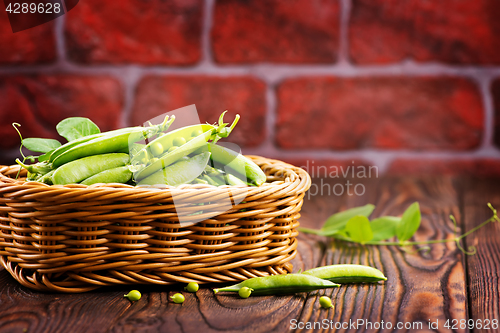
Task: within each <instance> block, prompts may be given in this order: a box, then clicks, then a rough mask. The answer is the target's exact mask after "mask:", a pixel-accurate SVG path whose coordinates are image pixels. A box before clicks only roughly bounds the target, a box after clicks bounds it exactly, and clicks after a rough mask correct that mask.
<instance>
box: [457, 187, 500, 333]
mask: <svg viewBox="0 0 500 333" xmlns="http://www.w3.org/2000/svg"><path fill="white" fill-rule="evenodd" d="M463 198H464V203H463V207H464V223H465V229H466V230H471V229H472V228H474V227H475V226H478V225H479V224H481V223H482V222H483V221H485V220H487V219H489V218H490V217H491V216H492V212H491V210H490V209H489V208H488V207H487V203H488V202H490V203H491V204H492V205H493V207H495V208H496V209H497V210H499V211H500V180H491V179H488V180H470V181H468V182H467V183H466V185H465V186H464V196H463ZM499 235H500V224H499V223H490V224H488V225H486V226H485V227H483V228H481V229H479V230H478V231H476V232H474V233H473V234H471V235H469V236H467V237H466V239H465V245H466V246H467V247H468V246H474V247H475V248H476V249H477V253H476V254H475V255H472V256H467V257H466V263H467V275H468V288H469V295H470V298H469V312H470V319H472V321H471V322H469V323H470V324H471V325H474V328H475V329H474V331H476V332H500V297H499V295H500V277H499V272H500V237H499ZM485 320H489V321H490V324H489V329H486V328H485V326H484V324H485ZM493 320H496V325H493V324H492V323H491V321H493ZM479 323H481V324H482V329H479ZM471 327H472V326H471Z"/></svg>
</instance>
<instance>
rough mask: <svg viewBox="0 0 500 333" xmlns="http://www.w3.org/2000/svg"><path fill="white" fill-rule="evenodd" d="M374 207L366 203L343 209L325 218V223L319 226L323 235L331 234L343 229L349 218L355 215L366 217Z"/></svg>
mask: <svg viewBox="0 0 500 333" xmlns="http://www.w3.org/2000/svg"><path fill="white" fill-rule="evenodd" d="M374 209H375V206H374V205H372V204H367V205H365V206H361V207H355V208H350V209H347V210H344V211H343V212H339V213H335V214H333V215H332V216H330V217H329V218H328V219H327V220H326V222H325V224H324V225H323V227H322V228H321V230H322V231H323V233H322V234H323V235H325V236H332V235H334V234H336V233H338V232H339V231H340V230H342V229H344V228H345V227H346V224H347V221H349V219H351V218H353V217H354V216H357V215H361V216H365V217H368V216H370V214H371V213H372V212H373V210H374Z"/></svg>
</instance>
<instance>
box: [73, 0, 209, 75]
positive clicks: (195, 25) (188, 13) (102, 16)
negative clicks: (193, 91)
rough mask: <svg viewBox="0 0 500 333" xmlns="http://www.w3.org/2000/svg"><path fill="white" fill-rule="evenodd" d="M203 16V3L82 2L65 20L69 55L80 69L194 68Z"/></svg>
mask: <svg viewBox="0 0 500 333" xmlns="http://www.w3.org/2000/svg"><path fill="white" fill-rule="evenodd" d="M202 11H203V1H202V0H188V1H186V0H174V1H161V0H151V1H139V0H124V1H100V0H87V1H80V3H79V4H78V6H76V7H75V8H74V9H73V10H72V11H71V12H69V13H68V14H67V16H68V17H67V18H66V32H65V34H66V47H67V52H68V55H69V57H70V58H71V59H72V60H74V61H76V62H79V63H113V64H116V63H140V64H147V65H154V64H166V65H189V64H193V63H196V62H197V61H198V60H199V59H200V55H201V51H200V47H201V37H200V36H201V18H202Z"/></svg>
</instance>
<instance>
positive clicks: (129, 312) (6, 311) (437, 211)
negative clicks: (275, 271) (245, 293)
mask: <svg viewBox="0 0 500 333" xmlns="http://www.w3.org/2000/svg"><path fill="white" fill-rule="evenodd" d="M335 183H336V182H333V183H331V184H335ZM363 184H365V186H366V192H365V193H364V195H362V196H355V195H353V196H349V195H346V194H345V193H344V194H343V195H341V196H336V195H331V193H330V195H327V192H326V187H325V188H324V189H325V191H323V192H324V193H323V195H316V196H313V197H311V199H310V200H306V201H305V203H304V207H303V213H302V214H303V216H302V218H301V223H302V225H303V226H307V227H319V226H321V224H322V223H323V221H324V220H325V219H326V218H327V217H328V216H329V215H330V214H332V213H334V212H336V211H337V210H339V209H345V208H349V207H354V206H359V205H363V204H366V203H369V202H371V203H375V204H376V205H377V209H376V211H375V212H374V214H373V216H381V215H384V214H391V215H396V214H401V213H402V212H403V211H404V209H405V208H406V207H407V206H408V205H409V204H410V203H412V202H413V201H417V200H418V201H419V202H420V204H421V208H422V212H423V217H424V218H423V222H422V226H421V228H420V230H419V232H418V235H417V237H416V239H417V240H428V239H442V238H446V237H451V236H450V235H451V234H452V231H453V225H452V224H451V222H449V220H448V218H447V216H448V215H449V214H450V213H453V214H455V215H456V216H457V217H459V211H458V208H457V207H458V195H457V192H456V190H455V187H454V186H453V184H452V182H451V181H450V180H449V179H431V180H428V181H414V180H406V179H403V180H391V179H389V180H387V179H384V180H377V179H374V180H365V181H364V182H363ZM461 260H462V255H461V253H460V252H459V251H457V250H456V248H455V246H454V243H449V244H437V245H433V246H432V247H431V251H430V252H429V253H425V252H416V253H407V252H404V251H403V250H401V249H400V248H397V247H393V246H391V247H385V246H384V247H376V246H365V247H363V246H357V245H348V244H345V243H343V242H330V241H329V240H327V239H326V238H323V237H317V236H311V235H303V234H301V235H300V236H299V255H298V256H297V258H296V259H294V261H293V263H294V271H295V272H296V271H298V269H303V270H304V269H308V268H311V267H315V266H317V265H326V264H332V263H362V264H369V265H372V266H375V267H378V268H380V269H381V270H382V271H384V273H385V274H386V275H387V277H388V281H387V282H386V283H384V284H375V285H350V286H342V287H340V288H336V289H333V290H332V289H328V290H326V292H313V293H309V294H305V293H303V294H296V295H292V296H266V297H254V298H252V297H251V298H249V299H240V298H239V297H238V296H236V295H234V296H228V295H221V294H218V295H214V294H213V292H212V290H211V288H213V287H215V286H214V285H212V286H207V287H203V288H201V289H200V291H198V292H197V293H196V294H187V293H186V294H185V295H186V301H185V303H184V304H182V305H179V304H173V303H172V302H169V296H171V295H173V294H174V293H176V292H179V291H181V290H182V286H174V287H161V286H141V287H137V288H138V289H139V290H141V291H142V292H143V295H144V296H143V298H142V299H141V300H140V301H138V302H135V303H130V302H129V301H128V300H126V299H124V298H123V294H124V293H126V292H127V291H128V290H129V289H131V288H130V287H115V288H105V289H101V290H98V291H95V292H90V293H86V294H84V295H82V294H77V295H62V294H42V293H38V292H33V291H31V290H28V289H26V288H24V287H21V286H20V285H19V284H18V283H17V282H15V281H14V280H13V279H12V278H10V276H8V274H7V272H5V271H4V270H3V271H0V308H1V309H2V310H1V311H0V331H1V332H3V331H6V332H8V331H19V332H22V331H23V330H24V329H25V328H26V329H27V330H28V332H32V331H55V330H57V331H71V332H89V331H92V332H107V331H115V332H132V331H144V332H148V331H150V332H156V331H172V332H175V331H183V332H196V333H199V332H221V331H224V332H241V331H245V332H271V331H274V332H288V331H289V330H290V328H293V327H292V325H291V323H292V320H294V319H297V320H298V321H299V322H303V323H306V322H311V323H313V322H318V323H321V322H322V321H323V320H324V319H327V320H333V324H335V323H336V322H340V323H349V320H351V321H356V320H357V319H363V320H366V321H370V322H372V323H373V324H375V325H377V324H381V322H382V320H383V321H384V322H385V323H389V322H390V323H391V324H393V325H395V324H396V323H397V322H410V323H411V322H421V323H422V324H423V329H424V331H428V330H429V329H428V321H429V320H431V321H434V322H435V321H436V320H439V324H440V327H439V329H437V330H435V331H439V332H446V331H448V330H446V329H444V327H443V325H444V321H445V320H446V319H450V318H456V319H462V318H466V311H465V310H464V309H465V305H466V300H465V296H464V290H465V286H464V281H465V280H464V269H463V265H462V261H461ZM325 293H326V294H327V295H330V296H331V297H332V300H333V302H334V304H335V305H336V308H335V309H334V310H325V309H321V308H320V307H319V302H318V299H319V296H320V295H323V294H325ZM299 331H300V330H299ZM316 331H329V329H328V330H323V329H321V328H319V329H317V330H316ZM331 331H335V330H334V329H333V330H331ZM337 331H339V332H345V331H350V332H352V331H358V330H355V329H351V328H347V329H340V330H337ZM359 331H364V329H360V330H359ZM368 331H375V330H368ZM378 331H392V329H388V330H387V329H386V330H378ZM401 331H412V330H411V329H410V330H405V329H403V330H401ZM462 331H463V330H458V332H462Z"/></svg>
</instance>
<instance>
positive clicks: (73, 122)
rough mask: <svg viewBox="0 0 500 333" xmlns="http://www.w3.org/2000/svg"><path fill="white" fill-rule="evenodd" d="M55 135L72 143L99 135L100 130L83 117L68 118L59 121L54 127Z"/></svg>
mask: <svg viewBox="0 0 500 333" xmlns="http://www.w3.org/2000/svg"><path fill="white" fill-rule="evenodd" d="M56 130H57V133H59V135H60V136H62V137H63V138H65V139H66V140H68V141H73V140H76V139H79V138H82V137H84V136H87V135H92V134H98V133H101V130H100V129H99V127H97V125H96V124H95V123H94V122H93V121H92V120H90V119H88V118H84V117H69V118H66V119H64V120H61V121H60V122H59V124H57V126H56Z"/></svg>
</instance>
